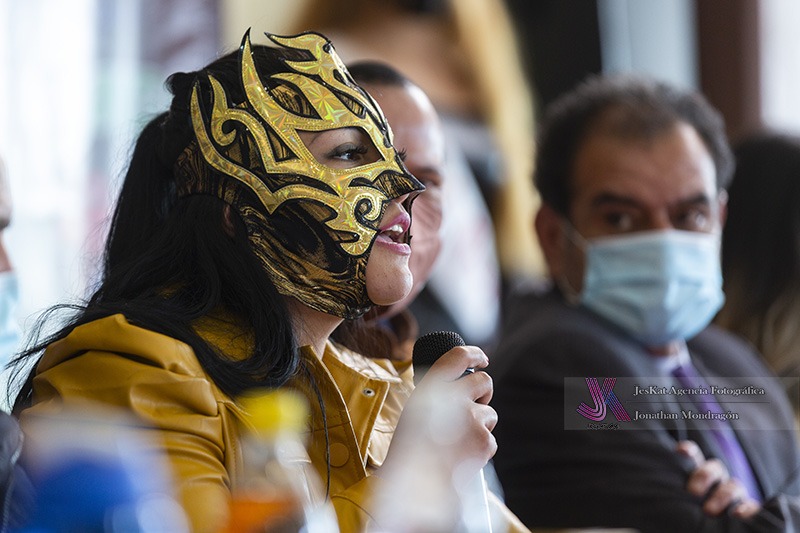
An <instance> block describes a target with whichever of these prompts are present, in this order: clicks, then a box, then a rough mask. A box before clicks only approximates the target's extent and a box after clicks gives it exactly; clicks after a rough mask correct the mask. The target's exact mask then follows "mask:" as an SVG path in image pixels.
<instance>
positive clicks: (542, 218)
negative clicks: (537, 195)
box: [536, 204, 565, 278]
mask: <svg viewBox="0 0 800 533" xmlns="http://www.w3.org/2000/svg"><path fill="white" fill-rule="evenodd" d="M536 235H537V236H538V237H539V245H540V246H541V247H542V252H543V253H544V258H545V261H546V262H547V267H548V269H549V271H550V276H551V277H553V278H557V277H558V276H560V275H562V274H563V272H562V269H563V258H564V245H565V243H564V240H565V239H564V222H563V217H562V216H561V215H560V214H559V213H558V212H556V210H555V209H553V208H552V207H550V206H549V205H547V204H542V206H541V207H540V208H539V211H538V212H537V213H536Z"/></svg>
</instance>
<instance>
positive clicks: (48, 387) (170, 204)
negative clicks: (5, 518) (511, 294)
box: [14, 33, 496, 531]
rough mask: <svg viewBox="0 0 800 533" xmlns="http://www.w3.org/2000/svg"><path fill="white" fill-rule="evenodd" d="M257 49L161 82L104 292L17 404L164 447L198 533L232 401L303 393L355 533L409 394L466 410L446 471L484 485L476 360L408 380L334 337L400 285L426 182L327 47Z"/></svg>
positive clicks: (405, 280)
mask: <svg viewBox="0 0 800 533" xmlns="http://www.w3.org/2000/svg"><path fill="white" fill-rule="evenodd" d="M270 39H271V41H272V42H273V44H274V45H276V46H260V45H252V46H251V43H250V40H249V34H247V35H246V36H245V39H244V40H243V41H242V47H241V49H240V50H239V51H237V52H233V53H230V54H227V55H225V56H223V57H221V58H220V59H217V60H216V61H214V62H212V63H210V64H209V65H208V66H207V67H205V68H204V69H201V70H199V71H196V72H189V73H177V74H174V75H173V76H171V77H170V78H169V80H168V86H169V89H170V91H171V92H172V94H173V99H172V103H171V106H170V109H169V111H166V112H163V113H161V114H159V115H158V116H156V117H155V118H154V119H153V120H151V121H150V122H149V123H148V124H147V125H146V126H145V128H144V129H143V131H142V133H141V134H140V136H139V138H138V140H137V143H136V146H135V148H134V150H133V154H132V157H131V162H130V165H129V167H128V170H127V174H126V176H125V180H124V183H123V185H122V188H121V192H120V196H119V199H118V202H117V205H116V208H115V212H114V216H113V220H112V225H111V228H110V233H109V237H108V240H107V243H106V248H105V256H104V263H103V267H104V268H103V278H102V280H101V282H100V285H99V287H98V289H97V291H96V292H95V293H94V294H93V295H92V296H91V298H90V299H89V301H88V302H87V303H86V304H85V305H81V306H76V307H75V306H73V307H70V306H67V308H68V309H69V308H72V309H74V310H75V314H74V315H72V316H71V317H69V318H68V320H67V322H66V325H64V326H63V328H62V329H60V330H59V331H57V332H56V333H55V334H53V335H51V336H50V337H48V338H47V339H44V340H43V341H40V342H38V343H36V344H35V345H34V346H33V347H32V348H30V349H29V350H27V351H26V352H24V353H23V354H22V355H21V356H20V357H19V358H18V359H17V362H18V363H20V364H21V365H24V363H26V362H28V361H29V360H32V359H34V360H36V361H37V364H36V367H35V370H34V371H33V372H31V373H30V374H29V375H27V377H26V379H24V382H23V383H22V384H21V389H20V391H19V394H18V396H17V400H16V402H15V405H14V412H15V414H16V415H17V416H19V418H20V423H21V425H22V427H23V429H25V426H26V423H27V421H29V420H32V419H34V418H35V417H37V416H40V415H47V414H52V413H56V414H57V413H59V412H60V411H61V410H62V409H66V408H69V407H70V406H74V405H80V404H82V403H83V402H85V401H95V402H100V403H102V404H107V405H110V406H115V407H119V408H122V409H124V410H125V411H126V412H127V413H129V414H131V415H132V416H134V417H136V418H137V419H139V420H141V421H142V422H143V426H151V427H154V428H155V431H157V433H158V440H161V441H163V442H164V443H165V451H166V454H167V456H168V459H169V461H170V465H171V467H172V469H173V473H174V479H175V480H176V483H177V490H178V493H179V495H180V501H181V502H182V504H183V506H184V508H185V509H186V511H187V514H188V516H189V519H190V522H191V525H192V527H193V529H194V530H196V531H218V530H219V528H220V527H221V525H222V524H224V523H225V521H226V513H227V501H228V498H229V490H230V487H231V485H232V484H235V483H236V479H237V468H240V467H241V464H240V457H239V456H238V453H239V452H238V447H237V444H236V443H237V438H238V433H237V432H238V429H237V427H238V425H237V424H239V423H241V424H245V425H247V422H246V420H245V419H246V416H244V415H245V413H243V412H242V408H241V406H239V405H238V404H237V402H236V398H237V396H239V395H240V394H242V393H243V392H244V391H247V390H248V389H250V388H254V387H258V388H263V387H280V386H287V387H292V388H295V389H298V390H300V391H301V392H302V393H303V394H305V395H306V397H307V398H308V399H309V402H310V404H311V407H312V416H311V419H310V420H309V439H308V447H309V455H310V456H311V459H312V464H313V466H314V467H315V468H316V470H317V471H318V472H319V474H320V476H321V477H322V479H323V481H324V482H326V484H327V488H328V495H329V496H330V498H331V500H332V501H333V504H334V506H335V507H336V512H337V515H338V518H339V522H340V527H341V529H342V530H343V531H360V530H362V529H363V528H364V527H366V525H367V524H368V522H369V520H370V517H372V516H375V515H374V513H373V512H372V510H371V509H370V508H369V505H370V498H371V496H372V495H373V493H374V491H375V488H376V486H378V485H380V483H381V481H380V478H379V476H375V475H373V474H375V473H377V472H379V470H380V469H382V468H386V467H389V468H392V465H393V464H394V465H395V466H394V469H397V468H398V466H400V467H401V468H402V464H403V463H402V462H403V461H404V460H405V456H404V455H403V452H404V450H403V449H402V445H400V448H399V449H398V448H397V447H394V446H393V443H394V442H396V440H395V439H396V437H399V438H400V439H401V440H400V442H404V441H405V442H407V441H409V440H413V437H414V432H415V431H416V428H415V426H414V425H413V423H409V422H405V423H404V421H406V420H409V419H411V420H414V418H415V415H416V416H418V415H419V414H420V411H421V410H424V409H425V404H424V402H420V401H417V400H415V399H416V398H420V397H424V396H425V395H426V394H427V393H428V392H429V391H431V390H437V391H443V392H444V393H445V394H447V395H448V396H449V397H450V398H451V399H452V406H453V407H454V408H455V409H456V410H457V411H458V412H459V413H460V414H461V415H462V416H463V417H464V418H463V419H464V420H465V424H464V425H463V426H462V427H459V428H458V432H459V435H462V437H461V440H460V443H461V446H459V447H458V449H457V450H456V452H457V453H456V457H455V459H457V460H456V461H455V462H454V465H455V466H458V465H466V464H468V465H470V466H469V467H468V470H469V469H473V472H472V473H473V475H477V472H478V471H479V469H480V467H481V466H483V465H484V464H486V462H487V461H488V460H489V459H490V458H491V457H492V455H493V454H494V451H495V449H496V448H495V443H494V438H493V437H492V435H491V431H492V429H493V428H494V425H495V423H496V416H495V412H494V410H493V409H492V408H491V407H489V406H488V402H489V399H490V398H491V395H492V386H491V380H490V379H489V378H488V376H487V375H486V374H485V373H484V372H482V371H481V369H482V368H484V367H485V366H486V365H487V364H488V360H487V358H486V356H485V355H484V354H483V352H482V351H481V350H480V349H479V348H477V347H460V348H455V349H453V350H450V351H448V352H447V353H446V354H444V355H443V356H442V358H440V359H439V361H437V363H436V364H435V365H433V367H432V368H431V369H430V371H429V372H428V373H427V374H426V376H425V378H424V379H423V380H422V381H421V382H420V383H419V385H418V386H417V387H416V388H414V385H413V382H412V375H411V374H412V369H411V368H410V365H409V364H407V363H406V364H404V365H403V364H399V365H395V364H394V362H393V361H391V360H390V359H388V358H383V359H380V358H368V357H365V356H363V355H360V354H358V353H356V352H353V351H351V350H348V349H346V348H345V347H343V346H341V345H338V344H335V343H333V342H331V341H329V335H330V334H331V333H332V332H333V331H334V329H335V328H336V327H337V326H338V325H339V324H340V323H341V321H342V320H343V319H354V318H357V317H359V316H361V315H363V314H364V313H366V312H367V311H368V310H369V309H370V308H371V307H372V306H374V305H382V306H389V305H392V304H394V303H396V302H397V301H400V300H401V299H402V298H404V297H405V296H406V295H407V294H408V292H409V291H410V290H411V285H412V276H411V272H410V270H409V266H408V259H409V255H410V253H411V250H410V247H409V245H408V239H409V232H408V229H409V224H410V217H409V215H408V213H407V211H406V206H407V205H408V204H409V200H410V199H411V198H413V196H414V195H415V194H416V193H417V192H418V191H419V190H421V189H422V188H423V186H422V184H421V183H420V182H419V181H417V180H416V179H415V178H414V177H413V176H412V175H410V174H409V172H408V170H407V169H406V168H405V166H404V164H403V163H402V160H401V158H400V156H399V155H398V153H397V152H396V151H395V149H394V148H393V147H392V144H391V132H390V129H389V127H388V125H387V123H386V121H385V118H384V117H383V114H382V113H381V111H380V109H379V108H378V107H377V106H375V104H374V102H373V100H372V99H371V98H369V97H368V95H367V94H366V93H365V92H364V91H363V90H362V89H361V88H360V87H358V86H357V85H356V84H354V83H353V81H352V78H351V77H350V75H349V73H348V72H347V70H346V69H345V68H344V66H343V64H342V62H341V60H340V59H339V57H338V56H337V55H336V52H335V51H334V49H333V47H332V46H331V45H330V44H329V41H327V39H325V38H324V37H322V36H320V35H318V34H311V33H307V34H303V35H299V36H295V37H280V36H275V35H272V36H270ZM57 309H58V308H56V310H57ZM45 320H47V316H45ZM387 355H388V354H387ZM23 368H24V367H23ZM467 368H474V369H475V370H476V371H475V373H474V374H470V375H469V376H466V377H463V378H462V377H461V376H462V374H463V373H464V371H465V370H466V369H467ZM23 377H25V376H24V375H23ZM423 414H424V413H423ZM143 431H147V430H145V429H143ZM398 461H400V464H399V465H397V462H398ZM378 526H379V525H378Z"/></svg>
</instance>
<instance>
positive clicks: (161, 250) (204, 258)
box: [9, 46, 299, 414]
mask: <svg viewBox="0 0 800 533" xmlns="http://www.w3.org/2000/svg"><path fill="white" fill-rule="evenodd" d="M253 56H254V58H255V61H256V65H257V66H258V68H259V71H260V72H261V73H267V74H272V73H274V72H276V71H280V70H286V67H285V66H284V64H283V59H284V58H290V59H298V58H297V57H294V53H293V51H291V50H283V49H276V48H268V47H264V46H253ZM209 74H212V75H213V76H214V77H215V78H217V79H218V80H219V81H220V82H221V83H223V85H224V86H225V87H226V90H228V92H229V96H230V97H231V98H232V99H236V98H239V100H238V101H243V100H244V95H243V94H242V93H243V90H242V89H241V83H240V81H239V80H240V70H239V59H238V52H233V53H230V54H227V55H226V56H223V57H221V58H220V59H218V60H216V61H214V62H213V63H211V64H210V65H208V66H207V67H206V68H204V69H203V70H200V71H197V72H191V73H177V74H174V75H172V76H171V77H170V78H169V79H168V80H167V86H168V88H169V90H170V92H171V93H172V94H173V100H172V104H171V106H170V110H169V111H168V112H165V113H162V114H160V115H158V116H156V117H155V118H154V119H152V120H151V121H150V122H149V123H148V124H147V125H146V126H145V127H144V129H143V131H142V133H141V134H140V136H139V138H138V140H137V142H136V144H135V147H134V149H133V153H132V156H131V161H130V165H129V167H128V170H127V172H126V174H125V179H124V182H123V185H122V189H121V191H120V195H119V198H118V200H117V204H116V208H115V211H114V214H113V218H112V220H111V224H110V229H109V234H108V238H107V241H106V246H105V250H104V256H103V270H102V277H101V280H100V282H99V287H98V288H97V290H96V292H94V294H93V295H92V296H91V297H90V298H89V299H88V301H86V302H85V303H84V304H82V305H74V306H71V305H61V306H56V307H54V308H52V309H51V310H49V311H48V312H46V313H45V314H43V316H42V318H41V319H40V321H39V323H38V324H37V326H36V327H35V328H34V332H33V335H32V337H31V341H30V342H29V347H28V348H27V349H26V350H24V351H23V352H22V353H21V354H20V355H19V356H17V357H16V358H15V359H14V361H13V362H12V365H14V366H15V368H16V373H17V374H21V373H24V372H26V371H28V369H29V368H30V367H29V366H28V363H29V362H30V361H31V358H35V357H41V353H42V351H43V350H44V348H45V347H46V346H47V345H49V344H51V343H53V342H55V341H57V340H60V339H63V338H64V337H66V336H67V335H68V334H69V333H70V332H71V331H72V330H73V329H74V328H75V327H77V326H80V325H81V324H85V323H88V322H91V321H93V320H96V319H99V318H102V317H106V316H109V315H112V314H116V313H122V314H124V315H125V317H126V318H127V319H128V320H129V321H130V322H131V323H133V324H136V325H138V326H141V327H143V328H146V329H149V330H153V331H156V332H159V333H163V334H165V335H168V336H170V337H173V338H175V339H178V340H180V341H183V342H185V343H187V344H188V345H189V346H191V347H192V349H193V350H194V353H195V354H196V356H197V359H198V361H199V362H200V364H201V365H202V366H203V368H204V369H205V371H206V372H207V373H208V375H209V376H210V377H211V379H212V380H213V381H214V383H216V384H217V385H218V386H219V388H220V389H221V390H222V391H223V392H225V393H226V394H228V395H230V396H236V395H237V394H239V393H240V392H242V391H243V390H246V389H248V388H251V387H277V386H280V385H282V384H284V383H285V382H286V381H287V380H288V379H289V377H291V376H292V375H293V374H294V373H295V372H296V371H297V368H298V365H299V354H298V350H297V346H296V341H295V337H294V334H293V332H292V323H291V320H290V316H289V313H288V310H287V307H286V304H285V301H284V299H283V297H282V296H281V295H280V294H279V293H278V291H277V290H276V288H275V286H274V285H273V284H272V282H271V281H270V280H269V278H268V276H267V275H266V273H265V271H264V268H263V267H262V266H261V265H260V263H259V260H258V259H257V258H256V256H255V254H254V253H253V251H252V249H251V247H250V244H249V242H248V239H247V235H246V230H245V226H244V223H243V222H242V221H241V219H240V218H239V217H238V215H237V214H236V213H235V212H234V211H233V210H230V212H229V213H228V212H226V204H225V203H224V202H223V201H222V200H220V199H218V198H216V197H213V196H208V195H192V196H186V197H183V198H178V197H177V196H176V184H175V179H174V175H173V165H174V163H175V160H176V158H177V157H178V155H179V154H180V153H181V152H182V151H183V150H184V149H185V148H186V146H187V145H188V144H189V143H190V142H191V140H192V138H193V134H192V126H191V119H190V114H189V99H190V95H191V91H192V88H193V87H194V84H195V82H196V81H197V80H199V79H205V78H206V77H207V76H208V75H209ZM226 224H227V228H226ZM231 225H232V231H231ZM65 308H66V309H67V310H72V311H73V312H72V313H71V316H70V317H69V319H68V320H67V322H66V324H65V325H63V327H61V328H60V329H59V330H58V331H56V332H55V333H53V334H50V335H47V336H46V337H45V336H44V335H43V334H42V333H41V332H42V331H44V328H45V326H46V325H47V324H46V322H47V321H48V320H50V319H52V317H53V316H54V315H56V314H57V312H58V311H59V310H63V309H65ZM219 311H224V313H225V316H227V317H230V318H231V319H232V321H234V322H235V323H236V324H237V327H236V330H235V331H238V332H240V333H241V332H242V327H244V330H245V332H246V333H248V334H252V335H253V339H254V350H253V352H252V354H251V355H250V356H249V357H247V358H244V359H242V360H232V359H229V358H226V357H224V356H223V355H221V354H219V353H218V352H217V351H216V350H215V348H214V347H213V346H211V345H209V344H208V343H207V342H206V341H204V340H203V339H202V338H201V337H200V336H199V335H198V334H197V333H196V331H195V330H194V329H193V328H192V323H193V321H195V320H197V319H198V318H200V317H205V316H208V315H209V314H211V313H217V312H219ZM42 337H45V338H42ZM34 374H35V369H34V370H31V371H30V374H29V375H28V376H27V379H25V381H24V383H23V384H22V386H21V387H20V389H19V392H18V394H17V396H16V400H15V401H14V413H16V414H18V413H19V412H20V411H21V410H22V409H24V408H25V407H27V406H28V405H29V404H30V402H31V396H32V380H33V375H34ZM12 379H13V380H15V381H16V380H17V379H20V378H19V376H15V377H12ZM9 389H10V390H11V387H9Z"/></svg>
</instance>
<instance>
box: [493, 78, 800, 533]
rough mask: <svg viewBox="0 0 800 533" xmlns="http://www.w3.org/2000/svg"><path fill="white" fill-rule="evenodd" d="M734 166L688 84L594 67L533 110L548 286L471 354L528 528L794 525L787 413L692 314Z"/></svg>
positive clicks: (751, 364)
mask: <svg viewBox="0 0 800 533" xmlns="http://www.w3.org/2000/svg"><path fill="white" fill-rule="evenodd" d="M732 164H733V161H732V156H731V154H730V148H729V146H728V142H727V139H726V137H725V133H724V124H723V121H722V119H721V117H720V116H719V115H718V113H717V112H716V111H715V110H713V109H712V108H711V107H710V106H709V104H708V103H707V102H706V101H705V99H703V98H702V97H701V96H700V95H698V94H695V93H690V92H684V91H680V90H677V89H675V88H672V87H669V86H667V85H664V84H659V83H656V82H653V81H649V80H641V79H633V78H624V77H619V78H605V77H594V78H590V79H589V80H587V81H586V82H585V83H583V84H581V85H579V86H578V87H577V88H576V89H574V90H573V91H571V92H570V93H569V94H567V95H565V96H563V97H562V98H561V99H559V100H558V101H557V102H555V103H554V104H553V105H552V106H551V107H550V108H549V109H548V111H547V113H546V116H545V118H544V122H543V124H542V129H541V134H540V139H539V144H538V148H537V164H536V174H535V181H536V186H537V188H538V189H539V192H540V194H541V197H542V201H543V205H542V206H541V208H540V210H539V212H538V214H537V216H536V231H537V234H538V237H539V241H540V243H541V246H542V248H543V251H544V255H545V258H546V261H547V265H548V270H549V275H550V278H551V280H552V286H550V287H547V288H545V289H542V290H532V291H530V292H528V293H525V294H521V295H519V296H518V297H517V298H516V299H515V301H514V302H513V304H511V305H510V310H509V313H508V317H507V319H506V322H505V325H504V328H503V330H502V334H501V337H500V339H501V340H500V344H499V346H498V348H497V350H496V355H495V357H494V358H493V360H492V365H491V366H490V367H489V372H490V373H491V374H492V376H493V378H494V380H495V389H494V390H495V393H494V398H493V401H492V405H493V407H495V409H496V410H497V412H498V416H499V420H500V422H499V423H498V425H497V428H496V430H495V432H494V434H495V435H496V437H497V441H498V446H499V448H498V453H497V455H496V456H495V466H496V469H497V472H498V475H499V477H500V481H501V483H502V484H503V487H504V489H505V491H506V501H507V503H508V505H509V507H510V508H511V509H512V510H513V511H514V512H516V513H517V514H518V516H519V517H520V518H521V519H522V520H523V521H524V522H525V523H526V524H527V525H528V526H530V527H534V526H546V527H598V526H602V527H632V528H636V529H638V530H641V531H643V532H646V533H647V532H662V531H663V532H675V531H796V530H797V528H798V527H800V524H798V522H797V521H796V520H797V519H798V517H799V516H800V515H798V514H797V511H798V508H799V507H798V499H797V496H798V494H800V480H798V477H799V476H798V471H799V470H800V455H798V443H797V440H796V437H795V432H794V423H793V419H792V414H791V408H790V406H789V405H788V404H787V401H786V399H785V397H784V396H783V394H782V391H781V389H780V387H778V386H777V385H775V384H774V383H773V382H772V381H771V380H772V379H774V378H773V377H772V375H771V374H770V373H769V371H768V370H767V369H766V368H765V367H764V366H763V365H762V364H761V362H760V361H759V359H758V357H757V355H756V354H755V353H753V351H752V350H751V349H750V348H749V347H747V346H746V345H745V344H744V343H742V342H740V341H738V340H737V339H735V338H734V337H732V336H730V335H728V334H726V333H724V332H722V331H721V330H719V329H716V328H714V327H713V326H712V327H707V326H708V324H709V322H710V321H711V319H712V318H713V316H714V314H715V313H716V312H717V310H718V309H719V307H720V305H721V303H722V301H723V295H722V291H721V275H720V265H719V238H720V231H721V228H722V224H723V221H724V218H725V199H726V195H725V191H724V188H725V186H726V184H727V182H728V180H729V178H730V174H731V171H732ZM711 385H716V386H718V387H721V388H723V389H725V388H729V389H730V390H732V391H733V390H740V391H741V390H745V388H746V387H745V386H748V385H750V386H753V389H752V390H751V392H750V393H749V395H748V393H743V394H742V395H740V396H735V397H733V396H725V395H724V394H716V395H715V394H712V393H710V391H711V390H712V389H711ZM651 386H652V387H651ZM672 387H674V389H673V388H672ZM747 390H750V389H747ZM675 391H684V392H686V394H679V393H678V392H675ZM759 391H761V392H759ZM689 441H691V442H689ZM706 459H710V460H709V461H706ZM698 465H701V466H704V468H703V469H701V470H703V474H702V475H700V476H697V475H695V473H696V472H695V473H693V472H694V471H695V468H696V467H697V466H698ZM710 473H713V476H711V477H715V482H709V479H710V477H709V475H708V474H710Z"/></svg>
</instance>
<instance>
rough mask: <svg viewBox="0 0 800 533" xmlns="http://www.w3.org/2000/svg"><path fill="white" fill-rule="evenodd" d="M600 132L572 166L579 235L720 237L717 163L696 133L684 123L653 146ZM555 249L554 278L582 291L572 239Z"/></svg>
mask: <svg viewBox="0 0 800 533" xmlns="http://www.w3.org/2000/svg"><path fill="white" fill-rule="evenodd" d="M594 131H595V133H593V134H590V136H589V137H588V138H587V139H586V140H585V141H584V143H583V145H582V146H581V147H580V148H579V150H578V153H577V155H576V158H575V163H574V167H573V180H572V191H571V193H572V201H571V204H570V208H569V218H570V221H571V222H572V225H573V226H574V227H575V229H576V230H577V232H578V233H579V234H580V235H581V236H583V237H584V238H585V239H588V240H591V239H593V238H596V237H601V236H609V235H619V234H626V233H633V232H638V231H648V230H649V231H652V230H665V229H678V230H685V231H698V232H717V231H720V229H721V226H722V219H723V216H724V215H723V211H724V199H723V197H722V195H721V194H719V192H718V190H717V186H716V171H715V167H714V160H713V159H712V157H711V154H710V153H709V151H708V149H707V148H706V146H705V144H704V142H703V140H702V138H701V137H700V136H699V135H698V133H697V132H696V130H695V129H694V128H692V127H691V126H689V125H687V124H684V123H678V124H676V125H675V126H673V127H671V128H670V129H667V130H665V131H664V132H662V133H659V134H657V135H655V136H654V137H651V138H649V139H634V138H626V137H619V136H615V135H612V134H611V133H605V132H604V130H603V129H602V127H600V128H598V129H596V130H594ZM562 227H563V224H562ZM565 229H566V228H565ZM573 240H574V238H573ZM555 249H556V255H557V256H559V257H555V258H552V259H555V261H553V260H551V261H550V264H551V269H553V270H556V271H554V272H553V274H554V276H558V275H559V272H557V271H558V270H560V275H562V276H564V277H566V280H567V281H568V282H569V284H570V286H572V287H573V288H574V289H575V290H576V291H580V290H581V288H582V286H583V273H584V266H585V264H584V254H583V252H582V251H581V250H579V249H578V248H577V247H576V246H575V244H574V243H573V242H572V241H571V240H570V239H569V238H567V237H566V236H563V238H562V244H561V246H557V247H555Z"/></svg>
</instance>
